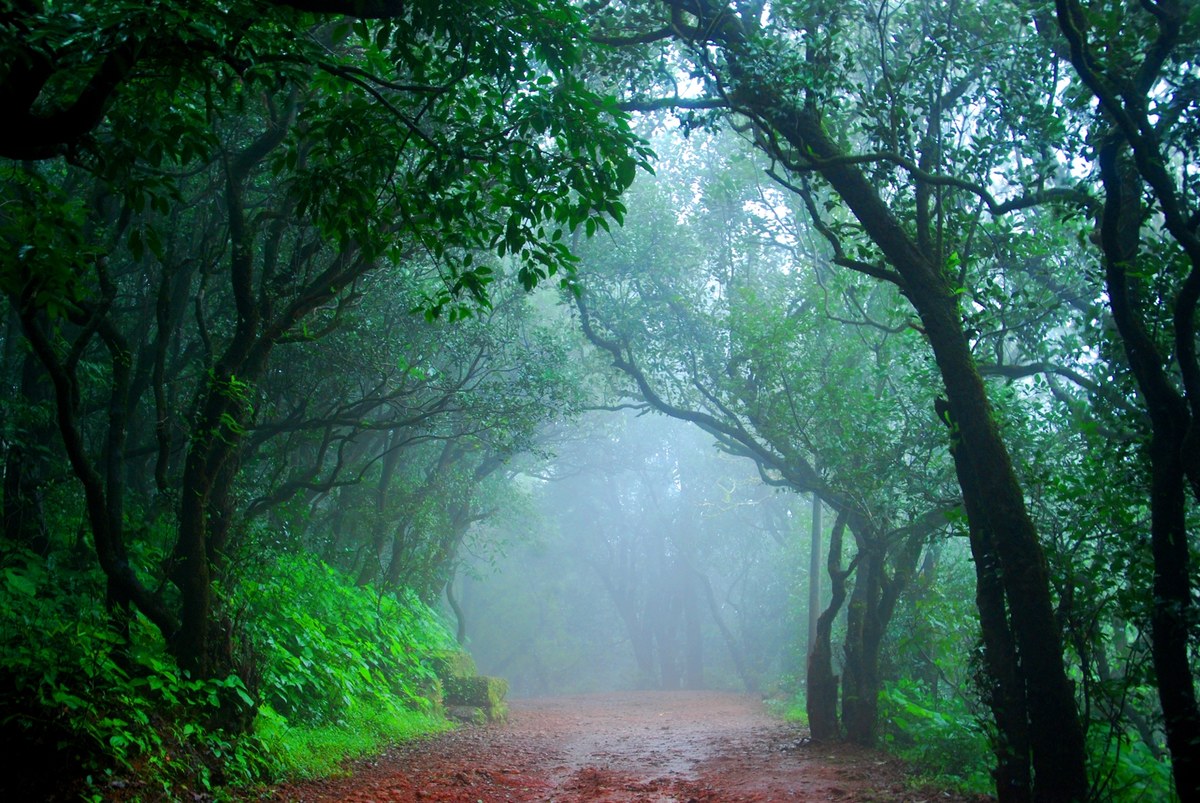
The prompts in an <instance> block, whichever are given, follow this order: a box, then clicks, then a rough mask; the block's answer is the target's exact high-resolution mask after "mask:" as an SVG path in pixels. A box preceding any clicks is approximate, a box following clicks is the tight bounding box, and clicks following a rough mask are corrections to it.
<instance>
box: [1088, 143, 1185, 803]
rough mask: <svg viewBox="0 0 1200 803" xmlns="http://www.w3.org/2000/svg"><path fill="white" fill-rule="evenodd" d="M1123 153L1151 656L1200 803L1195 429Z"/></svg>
mask: <svg viewBox="0 0 1200 803" xmlns="http://www.w3.org/2000/svg"><path fill="white" fill-rule="evenodd" d="M1126 153H1127V151H1126V147H1125V144H1124V141H1123V140H1121V139H1120V138H1118V137H1116V136H1114V135H1110V137H1109V138H1108V141H1107V142H1106V143H1105V144H1104V145H1103V146H1102V147H1101V149H1100V157H1099V162H1100V175H1101V179H1102V180H1103V182H1104V190H1105V200H1104V211H1103V215H1102V217H1101V229H1100V239H1101V246H1102V248H1103V251H1104V262H1105V286H1106V288H1107V290H1108V295H1109V303H1110V306H1111V308H1112V313H1113V320H1114V322H1115V323H1116V325H1117V329H1118V331H1119V332H1120V334H1121V338H1122V340H1123V341H1124V344H1125V349H1124V351H1125V354H1126V358H1127V359H1128V360H1129V364H1130V367H1131V369H1132V370H1133V374H1134V377H1135V379H1136V380H1137V384H1138V389H1139V390H1140V391H1141V394H1142V398H1143V399H1144V400H1145V405H1146V412H1147V413H1148V414H1149V418H1150V428H1151V436H1150V443H1149V446H1148V455H1149V459H1150V551H1151V556H1152V558H1153V561H1154V584H1153V595H1154V596H1153V605H1152V607H1151V611H1150V650H1151V654H1152V657H1153V659H1154V672H1155V675H1156V677H1157V681H1158V684H1157V685H1158V697H1159V703H1160V704H1161V706H1162V710H1163V720H1164V726H1165V729H1166V732H1167V748H1168V750H1169V751H1170V753H1171V771H1172V774H1173V776H1174V779H1175V788H1176V792H1177V793H1178V794H1179V797H1180V798H1181V799H1183V800H1187V799H1198V800H1200V706H1198V705H1197V699H1196V689H1195V679H1194V676H1193V672H1192V667H1191V663H1190V661H1189V658H1188V646H1189V640H1190V639H1189V635H1190V633H1189V630H1190V628H1191V627H1192V626H1193V625H1191V624H1190V622H1192V621H1194V618H1195V616H1196V614H1195V602H1194V599H1193V594H1192V578H1191V553H1190V550H1189V541H1188V531H1187V483H1188V477H1187V463H1186V460H1187V459H1188V457H1189V454H1188V449H1189V447H1188V445H1187V444H1188V443H1189V439H1190V437H1191V435H1192V433H1191V430H1192V428H1194V427H1195V426H1196V423H1195V421H1193V420H1192V417H1191V413H1190V411H1189V406H1188V403H1187V401H1186V400H1185V399H1184V398H1182V397H1181V396H1180V394H1179V392H1178V391H1177V390H1176V388H1175V386H1174V384H1173V383H1172V381H1171V380H1170V379H1168V377H1167V376H1166V373H1165V371H1164V369H1163V366H1164V364H1165V363H1166V358H1165V357H1164V356H1163V355H1162V354H1161V353H1160V350H1159V347H1158V345H1157V344H1156V343H1155V341H1154V339H1153V338H1152V337H1150V335H1149V333H1148V332H1147V331H1146V328H1145V326H1144V325H1143V323H1142V320H1141V319H1140V317H1139V313H1138V307H1139V305H1140V304H1142V303H1144V301H1143V300H1142V299H1139V298H1137V280H1136V279H1135V278H1131V277H1130V275H1129V268H1130V267H1133V268H1134V269H1135V270H1136V266H1137V261H1138V259H1139V252H1140V247H1141V235H1140V227H1141V221H1142V209H1143V205H1142V202H1141V193H1142V189H1143V184H1142V181H1141V178H1140V176H1139V175H1138V173H1137V172H1136V171H1135V170H1134V169H1133V165H1132V164H1130V163H1129V161H1128V160H1127V159H1126V158H1124V157H1125V154H1126ZM1193 270H1200V266H1196V267H1194V268H1193ZM1179 359H1181V360H1182V359H1184V357H1183V356H1182V355H1180V357H1179Z"/></svg>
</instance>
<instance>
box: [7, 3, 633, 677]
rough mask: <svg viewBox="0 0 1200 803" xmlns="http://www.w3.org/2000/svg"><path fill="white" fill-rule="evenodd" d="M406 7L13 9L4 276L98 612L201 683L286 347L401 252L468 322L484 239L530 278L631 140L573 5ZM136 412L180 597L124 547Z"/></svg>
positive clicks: (431, 302) (489, 270) (609, 214)
mask: <svg viewBox="0 0 1200 803" xmlns="http://www.w3.org/2000/svg"><path fill="white" fill-rule="evenodd" d="M417 11H418V12H419V13H409V14H407V15H406V16H404V17H390V18H389V19H387V20H384V21H381V22H378V23H374V24H367V23H365V22H361V21H360V22H352V21H350V20H337V19H328V18H322V17H313V16H309V15H305V14H297V13H296V12H294V11H293V10H290V9H287V8H281V7H280V8H277V9H276V10H274V11H272V12H271V13H268V14H260V13H259V12H260V9H259V8H258V7H257V6H256V5H254V4H235V6H234V7H232V8H231V9H230V10H229V13H225V11H222V10H219V9H209V8H208V7H207V6H205V9H204V10H203V11H202V12H201V13H198V14H196V15H192V14H191V13H190V12H189V11H188V9H186V8H184V7H183V6H177V5H174V4H167V5H166V6H163V7H161V8H159V9H157V10H156V11H155V12H154V13H151V12H148V11H146V10H145V9H140V8H136V9H134V8H130V7H127V6H126V5H122V4H118V5H117V6H115V7H113V6H108V5H103V4H80V5H79V6H78V7H77V8H70V9H68V8H65V7H60V6H59V5H55V6H42V5H40V4H21V5H19V6H17V7H15V8H14V9H12V10H11V13H10V14H9V15H8V17H7V19H6V28H5V30H6V32H7V33H8V35H9V39H8V45H9V52H10V53H11V54H12V56H13V58H14V59H15V61H14V62H13V63H14V64H15V66H14V68H13V69H12V70H10V71H9V73H8V74H7V75H6V77H5V79H4V83H3V89H4V91H5V92H6V93H7V98H8V100H9V101H10V102H13V103H15V104H16V108H17V111H18V112H19V113H20V114H24V115H26V116H27V117H29V118H30V119H29V120H28V122H29V126H27V127H25V128H22V129H21V134H20V135H19V136H18V139H21V138H23V139H21V141H20V142H14V141H9V142H7V143H6V145H5V152H6V153H8V154H9V155H11V156H20V157H23V158H29V159H40V160H41V161H40V162H38V163H36V164H35V163H29V162H27V163H24V164H21V165H18V164H15V163H8V164H6V165H5V166H4V179H5V182H6V192H7V193H8V194H9V195H11V196H13V197H16V198H18V199H19V203H18V204H17V205H15V206H14V207H10V208H9V209H8V210H7V211H6V212H5V215H4V219H3V221H2V224H0V225H2V226H3V236H4V241H5V243H6V250H7V252H8V253H7V258H6V259H5V262H4V271H3V276H2V277H0V280H2V281H0V283H2V285H3V288H4V290H5V292H6V294H7V296H8V298H9V299H10V303H11V304H12V308H13V310H14V311H15V312H16V314H17V316H18V317H19V319H20V321H21V327H22V331H23V333H24V335H25V336H26V337H27V338H28V340H29V342H30V344H31V347H32V350H33V352H34V354H36V356H37V358H38V360H39V362H40V363H41V366H42V370H43V371H44V372H45V373H46V375H47V376H48V377H49V379H50V381H51V383H52V385H53V388H54V395H55V408H56V418H57V421H58V425H59V430H60V432H61V436H62V439H63V443H64V446H65V452H66V455H67V457H68V458H69V460H70V462H71V466H72V470H73V472H74V474H75V476H76V478H77V479H78V481H79V482H80V483H81V485H82V488H83V491H84V494H85V497H86V500H87V510H88V520H89V529H90V531H91V533H92V535H93V542H94V546H95V550H96V554H97V559H98V562H99V564H100V565H101V566H102V567H103V569H104V571H105V574H106V575H107V577H108V580H109V598H110V601H111V602H112V605H113V607H114V610H117V611H126V610H130V609H134V608H135V609H137V610H138V611H140V612H142V613H144V614H145V615H146V616H148V617H149V618H150V619H151V620H152V621H154V622H155V624H156V625H157V626H158V628H159V629H160V630H161V632H162V633H163V635H164V637H165V638H166V639H167V641H168V643H169V644H170V645H171V649H172V651H173V653H174V654H175V656H176V657H177V658H178V660H179V662H180V663H181V665H182V666H184V667H185V668H187V669H189V670H191V671H192V672H194V673H195V674H197V675H199V676H212V675H221V674H223V673H226V672H228V671H229V670H230V669H232V668H233V667H232V666H231V665H230V662H231V660H232V657H231V654H230V650H229V646H228V645H229V632H228V630H229V624H228V623H227V622H224V621H223V620H222V617H221V616H220V615H219V614H218V612H217V608H218V601H217V600H216V599H215V598H214V592H213V582H214V580H215V579H216V577H217V576H218V575H219V574H220V573H221V572H222V566H223V564H224V562H225V561H226V559H227V556H228V554H229V553H230V551H231V549H232V547H233V546H234V544H233V539H234V536H235V533H236V532H237V527H238V526H239V524H238V521H239V518H238V515H237V510H236V507H237V501H238V499H239V497H240V495H241V494H242V493H243V486H242V484H241V483H242V480H243V479H244V475H243V474H242V470H243V466H244V461H245V460H246V458H247V456H248V452H247V449H248V447H251V446H253V448H256V449H260V448H262V445H263V444H262V442H261V441H255V440H254V439H253V438H252V437H251V433H252V432H253V431H254V429H255V427H256V425H257V424H258V423H259V421H260V417H261V416H262V415H263V413H264V411H265V410H267V409H269V407H270V404H271V401H272V400H270V399H268V398H266V397H265V396H264V394H265V393H266V392H267V391H268V390H269V389H270V380H271V379H272V378H273V374H272V371H273V369H274V366H275V363H274V355H275V353H276V351H277V349H279V348H280V347H284V346H287V345H289V344H292V343H295V342H312V343H315V342H317V341H319V340H320V339H321V337H322V336H323V335H325V334H327V333H328V332H329V331H331V330H334V329H336V328H337V327H338V325H339V324H340V323H341V322H342V320H343V319H344V318H345V316H346V314H347V311H348V310H350V309H352V308H353V307H354V306H355V304H356V303H357V301H358V300H359V298H360V295H361V294H362V293H363V292H366V291H367V290H368V288H369V287H370V286H371V282H372V277H373V276H375V275H385V274H387V273H389V272H393V273H394V272H406V271H407V272H413V273H424V275H426V276H428V277H430V278H431V279H432V281H429V282H427V283H426V285H425V298H424V299H423V300H422V301H421V302H420V303H419V304H417V305H416V306H419V307H423V308H425V309H427V310H429V312H430V314H431V315H436V314H439V313H442V312H446V313H448V314H449V316H450V317H451V318H457V317H461V316H463V315H465V314H466V310H467V306H465V305H461V304H460V303H459V299H460V297H461V296H463V295H464V294H465V295H467V296H469V297H470V298H471V299H472V302H471V303H475V304H486V302H487V296H488V294H487V290H486V285H487V283H488V282H489V280H490V278H491V276H492V275H493V267H492V265H493V264H494V260H495V258H496V257H497V256H501V257H508V256H511V258H512V260H513V262H514V264H515V268H514V269H515V272H516V274H517V278H518V281H519V282H520V283H521V284H523V285H525V286H527V287H528V286H532V285H534V284H536V283H537V282H538V281H541V280H544V279H546V278H547V277H548V276H550V275H551V274H553V273H555V272H557V271H559V270H560V269H569V268H570V266H571V256H570V253H569V251H568V249H567V248H566V246H565V244H564V243H563V240H562V236H563V233H564V232H569V231H572V230H574V229H576V228H579V227H582V226H585V225H586V228H587V230H588V232H589V233H590V232H591V231H594V230H595V228H596V227H597V225H599V224H597V220H598V219H600V218H602V217H603V218H604V220H605V222H604V225H607V220H608V219H610V218H619V217H620V216H621V213H622V208H621V207H620V205H619V204H618V203H617V201H616V197H617V195H618V194H619V192H620V190H621V189H623V188H624V186H626V185H627V184H628V183H629V182H630V181H631V180H632V178H633V173H634V171H635V170H636V165H637V162H638V159H639V158H640V157H639V156H638V150H637V147H636V145H635V141H634V139H633V137H632V134H631V133H630V132H629V130H628V128H627V127H626V126H625V125H624V124H623V122H622V121H621V116H620V114H619V113H617V112H616V110H615V108H614V107H613V106H612V105H611V103H609V104H606V103H605V102H604V100H603V99H602V98H600V97H598V96H596V95H594V94H593V93H590V92H589V91H587V90H586V89H585V88H584V87H583V86H582V84H581V83H580V82H579V81H578V80H577V79H576V77H575V76H574V74H573V69H574V67H575V66H576V64H577V63H578V59H579V52H578V49H577V43H578V41H579V40H580V37H579V35H578V32H579V28H578V21H577V19H576V17H575V13H574V12H573V11H572V10H571V9H570V7H569V6H567V5H565V4H558V5H538V4H534V5H530V6H528V7H524V8H520V9H510V8H508V6H505V8H504V9H489V8H484V7H482V6H474V7H472V9H470V10H469V12H468V11H462V10H459V11H452V10H449V9H447V8H445V7H443V6H442V5H440V4H430V5H429V6H428V7H425V8H422V9H418V10H417ZM164 14H166V15H169V14H178V16H179V19H178V20H177V21H178V22H179V23H180V25H178V26H174V25H170V24H164V23H165V22H169V20H165V19H164ZM548 20H552V21H554V22H555V24H553V25H547V24H546V23H547V21H548ZM81 83H83V84H84V87H83V89H82V90H80V91H76V90H77V88H78V87H79V86H80V84H81ZM157 108H166V109H168V110H169V111H168V112H166V113H165V114H158V115H152V114H151V113H150V110H151V109H157ZM34 118H36V119H34ZM14 130H15V129H14ZM84 194H90V197H91V202H90V205H87V206H86V207H85V205H84V204H82V203H80V202H79V201H78V200H77V199H78V198H80V197H82V196H83V195H84ZM51 220H53V221H61V224H59V225H55V226H50V225H48V224H47V222H46V221H51ZM181 227H182V230H183V231H185V232H188V233H190V234H191V237H190V238H185V237H182V236H176V235H177V234H179V233H180V232H181ZM488 255H491V259H490V260H489V258H488ZM477 256H478V257H480V261H479V262H475V258H476V257H477ZM489 263H491V264H489ZM189 308H190V309H189ZM192 321H194V323H192ZM98 350H103V353H104V354H105V359H106V362H105V364H104V365H103V367H102V368H100V370H99V372H98V374H97V377H98V381H97V382H94V383H92V382H87V383H85V381H84V379H85V377H84V376H83V375H82V372H83V369H84V367H85V366H86V367H87V368H88V369H89V370H90V369H91V368H92V367H93V366H94V365H97V363H95V360H97V359H99V358H100V355H99V354H98V353H97V351H98ZM179 372H182V376H183V377H185V378H186V380H187V385H188V388H187V390H183V391H182V392H181V389H180V388H179V386H178V385H176V384H175V383H173V381H172V380H173V379H174V377H175V376H178V375H180V373H179ZM382 392H383V393H384V394H385V395H386V390H384V391H382ZM189 396H190V400H189V398H188V397H189ZM173 401H174V403H176V404H179V403H182V405H184V406H186V407H187V408H188V410H189V412H188V414H187V415H186V416H180V417H177V418H172V416H171V409H172V407H173ZM85 402H86V403H85ZM375 403H379V399H378V398H376V400H375ZM92 404H98V405H100V409H101V410H103V411H105V412H104V413H103V414H101V415H95V414H93V410H94V409H95V408H93V407H92V406H91V405H92ZM176 409H177V408H176ZM147 412H149V413H150V414H149V415H146V413H147ZM139 420H142V421H146V420H150V421H155V422H156V425H155V438H156V439H157V446H156V447H155V448H154V449H152V450H151V451H150V452H149V454H153V455H154V456H155V457H154V460H153V461H152V463H151V465H152V466H153V476H154V478H155V481H154V483H146V482H135V483H133V484H132V486H131V487H133V488H137V487H139V486H140V487H149V488H152V489H153V490H152V492H151V493H152V496H151V497H150V498H149V499H139V500H138V502H139V503H140V504H139V506H140V507H142V509H144V510H150V509H152V508H153V506H154V505H156V504H157V505H160V506H161V507H164V508H167V509H169V510H170V511H171V515H172V518H173V521H174V543H173V546H172V547H171V550H170V552H171V554H170V559H169V560H168V562H167V566H166V569H165V570H166V574H167V577H168V578H169V580H170V582H171V584H172V585H173V586H174V588H175V589H176V590H177V591H178V596H177V598H174V599H177V600H178V602H177V603H176V602H175V601H174V599H173V598H164V597H163V596H162V595H160V594H158V593H156V592H155V591H154V590H153V589H154V587H155V586H157V584H158V583H157V580H158V578H157V574H158V571H157V567H155V566H139V565H137V562H136V560H134V559H133V558H131V556H130V554H129V549H128V540H129V536H130V532H129V526H128V520H129V519H128V515H127V514H128V513H130V512H132V511H130V509H129V507H128V505H127V504H126V501H127V490H128V489H127V484H126V480H127V477H128V476H129V475H130V474H133V475H135V476H136V474H137V473H138V469H140V468H144V467H147V465H146V463H145V462H144V461H143V460H142V457H143V456H145V455H146V454H147V452H144V451H141V450H140V449H134V448H133V445H131V444H130V442H129V433H130V423H129V422H131V421H135V422H136V421H139ZM285 430H286V428H285ZM285 430H276V432H275V434H281V432H282V431H285ZM265 432H266V430H260V431H259V433H258V434H260V435H262V434H264V433H265ZM139 446H140V444H139ZM181 453H182V454H183V455H184V456H183V458H182V460H180V458H179V455H180V454H181ZM134 456H137V459H136V460H131V458H133V457H134ZM143 476H144V475H143Z"/></svg>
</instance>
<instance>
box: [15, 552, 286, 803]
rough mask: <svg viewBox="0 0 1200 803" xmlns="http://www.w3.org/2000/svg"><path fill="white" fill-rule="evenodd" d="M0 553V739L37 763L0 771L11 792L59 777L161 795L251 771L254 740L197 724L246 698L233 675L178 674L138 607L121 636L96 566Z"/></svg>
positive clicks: (25, 761)
mask: <svg viewBox="0 0 1200 803" xmlns="http://www.w3.org/2000/svg"><path fill="white" fill-rule="evenodd" d="M0 555H3V556H4V557H3V559H4V563H3V567H2V569H0V572H2V574H0V711H2V712H3V720H2V725H0V749H2V750H3V751H4V753H5V756H6V758H7V759H8V760H10V761H11V762H13V766H22V765H24V766H37V767H40V768H43V770H44V771H43V772H40V773H9V774H8V777H5V778H4V779H2V780H0V789H3V790H5V791H7V792H8V794H9V797H10V799H33V798H36V797H41V796H45V795H47V794H49V793H50V791H51V785H55V786H61V785H62V784H64V783H67V784H73V785H75V786H77V787H78V788H77V789H76V790H75V791H76V792H78V793H79V794H80V795H81V796H83V797H85V798H95V799H101V798H105V797H108V796H109V795H110V793H112V791H113V790H114V789H125V790H129V791H127V792H126V794H130V795H134V796H139V795H140V793H141V792H145V793H146V794H149V795H151V796H154V795H159V796H161V795H164V794H168V793H170V792H171V790H175V792H176V793H178V792H179V791H180V790H183V789H201V790H208V789H211V788H213V787H214V786H217V785H220V784H224V783H230V782H233V783H239V782H240V783H244V782H247V781H249V780H251V779H252V778H254V777H256V776H257V775H259V774H260V773H261V771H262V770H263V769H264V766H265V765H264V763H263V759H262V755H261V750H260V749H259V747H258V745H257V743H256V742H255V741H254V740H253V739H244V738H237V737H234V736H232V735H230V734H227V733H224V732H222V731H220V730H217V729H212V728H210V727H208V726H207V724H206V723H207V722H209V721H211V720H212V719H213V715H214V714H215V713H216V712H217V709H218V708H219V707H220V706H221V704H222V701H227V700H229V699H236V700H240V701H241V704H243V705H247V706H248V705H251V703H252V701H251V699H250V696H249V695H248V694H247V692H246V689H245V688H244V686H243V685H242V682H241V680H239V679H238V678H237V677H235V676H234V677H229V678H225V679H220V680H207V681H199V680H192V679H190V678H188V677H187V676H186V675H184V674H183V673H181V672H179V670H178V669H177V668H176V667H175V664H174V662H173V661H171V660H170V659H169V658H168V657H167V656H166V652H165V645H164V644H163V643H162V639H161V638H159V637H158V634H157V631H156V630H154V629H153V628H152V627H151V626H150V625H149V624H148V623H146V622H145V621H144V620H142V619H140V618H138V617H133V618H132V619H131V620H130V621H129V637H128V641H127V640H126V639H125V638H124V637H122V636H120V635H118V634H117V632H116V631H115V630H114V629H113V626H112V619H111V617H110V615H109V613H108V612H107V611H106V610H105V607H104V605H103V603H102V600H103V599H104V584H103V580H102V578H101V577H100V576H99V573H98V572H95V571H81V570H78V569H74V568H71V567H68V566H64V565H62V564H63V562H64V559H63V556H61V555H59V556H52V557H50V558H42V557H39V556H36V555H33V554H31V553H29V552H26V551H23V550H20V549H17V548H15V547H13V546H12V545H11V544H5V545H3V548H0ZM21 784H24V786H20V785H21ZM135 793H136V794H135ZM171 796H174V795H171Z"/></svg>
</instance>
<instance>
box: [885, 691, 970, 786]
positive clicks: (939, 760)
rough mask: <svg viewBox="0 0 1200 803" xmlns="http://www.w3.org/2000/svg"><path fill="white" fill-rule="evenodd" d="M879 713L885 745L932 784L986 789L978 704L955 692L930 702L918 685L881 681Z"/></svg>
mask: <svg viewBox="0 0 1200 803" xmlns="http://www.w3.org/2000/svg"><path fill="white" fill-rule="evenodd" d="M879 713H880V718H881V720H882V721H883V722H884V723H885V724H884V727H883V729H882V737H883V744H884V745H885V747H886V748H887V749H888V750H889V751H891V752H894V753H895V754H896V755H898V756H900V757H901V758H903V759H905V760H907V761H911V762H912V763H913V764H914V765H915V766H916V767H917V768H918V769H919V770H920V771H921V772H923V773H927V774H928V775H929V776H930V778H929V779H930V780H932V781H933V782H934V783H936V784H938V785H947V784H949V785H952V786H954V787H957V788H959V789H961V790H963V791H966V792H975V793H980V794H986V793H987V792H989V791H991V789H992V785H993V781H992V778H991V776H990V775H989V773H988V769H989V762H988V757H989V754H990V751H989V750H988V729H987V726H986V725H985V724H984V723H983V722H981V721H980V716H979V713H980V712H979V710H978V707H972V706H970V705H968V703H967V701H966V700H965V699H964V698H962V697H960V696H958V695H953V696H951V697H948V698H942V699H938V700H933V699H931V698H930V696H929V692H928V690H927V689H926V688H924V687H923V686H922V685H921V684H919V683H916V682H914V681H909V680H899V681H895V682H892V683H887V684H885V685H884V688H883V690H882V691H881V692H880V696H879Z"/></svg>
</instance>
